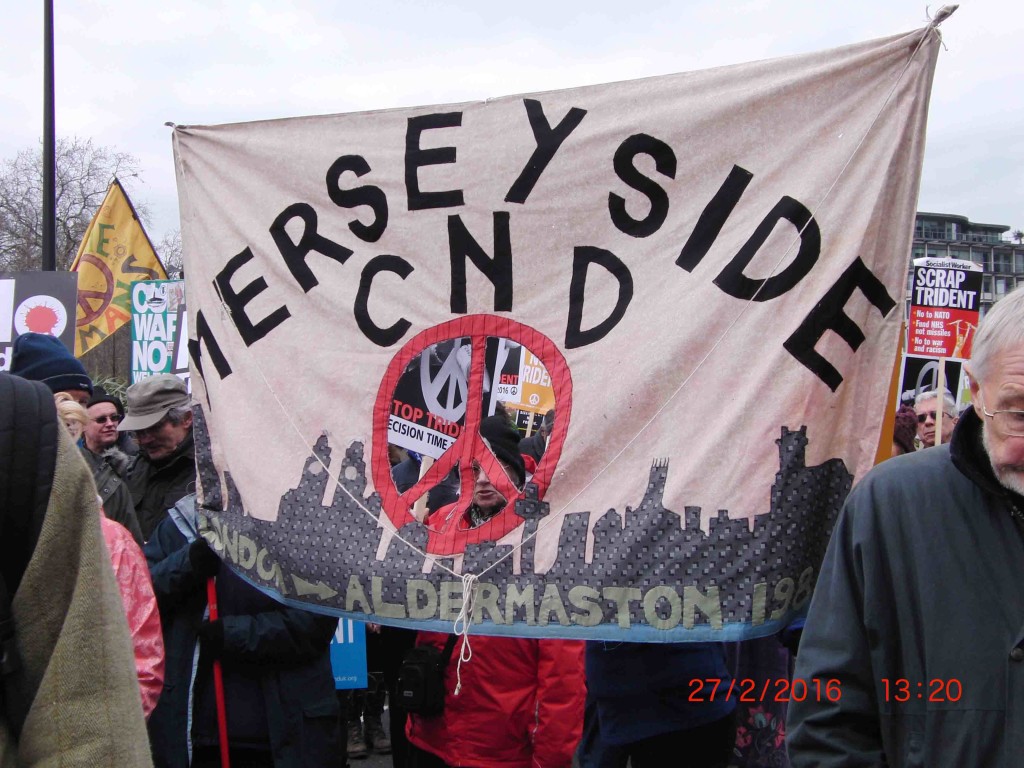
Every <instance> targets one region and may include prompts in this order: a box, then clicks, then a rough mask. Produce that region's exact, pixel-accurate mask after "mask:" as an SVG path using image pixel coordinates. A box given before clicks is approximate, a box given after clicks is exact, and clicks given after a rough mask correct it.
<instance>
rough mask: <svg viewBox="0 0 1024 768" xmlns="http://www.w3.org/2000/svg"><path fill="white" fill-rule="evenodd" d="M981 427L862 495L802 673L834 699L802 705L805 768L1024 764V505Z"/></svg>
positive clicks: (832, 547)
mask: <svg viewBox="0 0 1024 768" xmlns="http://www.w3.org/2000/svg"><path fill="white" fill-rule="evenodd" d="M980 431H981V423H980V421H979V420H978V417H977V416H976V415H975V414H974V412H973V411H970V412H968V413H966V414H965V415H964V416H963V417H962V418H961V420H960V423H959V424H958V425H957V428H956V431H955V433H954V436H953V441H952V443H951V444H950V445H949V446H940V447H937V448H929V449H927V450H924V451H920V452H918V453H914V454H908V455H906V456H901V457H898V458H895V459H892V460H889V461H886V462H884V463H882V464H881V465H879V466H878V467H876V468H875V469H873V470H872V471H871V472H869V473H868V475H867V476H866V477H865V478H864V480H863V481H861V482H860V483H859V484H858V485H857V486H856V487H855V488H854V489H853V492H852V493H851V494H850V496H849V498H848V500H847V502H846V506H845V507H844V509H843V511H842V513H841V515H840V517H839V521H838V523H837V525H836V529H835V532H834V533H833V535H832V540H831V543H830V544H829V547H828V551H827V553H826V555H825V562H824V563H823V565H822V569H821V574H820V576H819V578H818V584H817V587H816V588H815V593H814V597H813V599H812V601H811V605H810V612H809V614H808V617H807V625H806V629H805V631H804V635H803V639H802V641H801V644H800V650H799V654H798V656H797V662H796V671H795V678H802V679H805V680H808V681H809V680H810V679H811V678H819V679H822V683H821V686H822V691H823V693H822V696H821V697H820V700H818V698H819V697H817V696H815V695H810V696H808V697H807V699H806V700H805V701H803V702H793V703H792V704H790V710H789V719H788V720H789V721H788V729H787V730H788V733H789V750H790V759H791V762H792V765H793V768H802V767H803V766H815V768H839V766H869V765H870V766H878V765H887V766H908V767H910V766H929V768H941V767H942V766H950V768H952V767H953V766H957V767H960V766H992V767H993V768H1002V767H1005V768H1010V767H1011V766H1013V767H1014V768H1016V767H1017V766H1020V765H1021V764H1022V762H1024V534H1022V528H1021V522H1020V521H1019V520H1018V519H1016V518H1015V516H1014V515H1013V514H1012V512H1013V511H1014V508H1015V507H1016V508H1017V509H1018V510H1024V504H1022V502H1021V500H1020V497H1018V496H1013V495H1011V494H1009V493H1008V492H1006V491H1005V490H1004V489H1002V488H1001V487H1000V486H999V485H997V484H996V482H995V479H994V477H993V475H992V471H991V468H990V467H989V466H988V462H987V458H986V456H985V454H984V452H983V450H982V448H981V443H980ZM833 678H835V679H838V680H839V681H840V691H841V695H840V696H832V698H833V699H838V700H833V701H829V700H828V697H826V696H825V695H824V685H825V681H826V680H829V679H833ZM885 680H888V681H889V682H888V696H887V695H886V689H887V686H886V683H885V682H884V681H885ZM904 680H905V681H906V683H905V684H904V683H903V682H900V681H904ZM810 690H811V691H814V690H815V689H814V688H813V687H810ZM834 691H835V689H833V692H834ZM897 697H898V698H904V697H907V698H908V699H909V700H907V701H905V702H900V701H897V700H896V699H897Z"/></svg>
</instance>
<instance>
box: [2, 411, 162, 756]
mask: <svg viewBox="0 0 1024 768" xmlns="http://www.w3.org/2000/svg"><path fill="white" fill-rule="evenodd" d="M57 431H58V433H59V437H58V446H57V463H56V469H55V471H54V480H53V487H52V490H51V492H50V500H49V504H48V506H47V509H46V516H45V518H44V520H43V523H42V530H41V532H40V535H39V540H38V542H37V544H36V547H35V550H34V552H33V554H32V559H31V561H30V562H29V564H28V567H27V569H26V570H25V574H24V577H23V578H22V581H21V584H20V586H19V587H18V591H17V592H16V593H15V595H14V597H13V599H12V612H13V615H14V620H15V624H16V638H17V643H18V650H19V652H20V655H21V661H22V668H21V670H20V671H19V672H17V673H15V675H14V676H13V677H12V678H11V679H10V680H9V685H8V687H7V713H8V714H10V715H13V716H19V715H21V714H23V715H24V725H23V727H22V731H21V736H20V739H19V740H18V742H17V744H14V743H13V739H12V738H11V736H10V733H9V730H8V727H7V722H6V720H3V719H2V718H0V768H16V767H17V768H24V767H28V766H31V768H50V767H51V766H52V767H53V768H57V767H58V766H61V767H62V768H63V767H66V766H102V767H104V768H106V766H111V767H113V766H131V767H132V768H136V766H143V767H145V766H151V765H152V761H151V758H150V754H149V744H148V741H147V738H146V726H145V721H144V720H143V716H142V700H141V697H140V694H139V684H138V680H137V679H136V675H135V663H134V658H133V655H132V645H131V638H130V636H129V633H128V625H127V622H126V620H125V615H124V607H123V606H122V604H121V596H120V594H119V592H118V588H117V583H116V581H115V579H114V574H113V571H112V569H111V566H110V558H109V557H108V555H107V552H106V550H105V548H104V543H103V538H102V536H101V534H100V520H99V507H98V504H97V500H96V486H95V485H94V484H93V480H92V475H91V473H90V472H89V469H88V467H87V466H86V464H85V461H84V460H83V459H82V456H81V455H80V454H79V452H78V449H77V448H76V447H75V445H74V443H73V442H72V440H71V437H70V436H69V435H68V434H67V433H66V432H65V431H64V430H63V429H58V430H57Z"/></svg>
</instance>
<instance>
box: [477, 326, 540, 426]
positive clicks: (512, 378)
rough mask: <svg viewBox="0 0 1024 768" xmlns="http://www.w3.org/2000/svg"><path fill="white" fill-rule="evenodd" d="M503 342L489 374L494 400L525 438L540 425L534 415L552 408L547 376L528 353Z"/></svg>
mask: <svg viewBox="0 0 1024 768" xmlns="http://www.w3.org/2000/svg"><path fill="white" fill-rule="evenodd" d="M506 341H507V340H504V339H503V340H502V344H500V346H499V350H498V355H497V360H496V361H495V367H494V371H495V372H494V373H493V374H492V377H493V379H494V381H495V385H494V393H495V394H494V399H495V400H498V401H500V402H502V403H504V404H505V406H506V408H508V409H512V411H513V413H512V415H513V417H514V418H515V419H516V426H517V427H519V429H521V430H523V431H524V432H525V433H526V434H527V435H529V434H530V433H532V432H533V428H534V426H535V424H539V423H540V420H539V419H536V418H535V416H536V415H537V414H540V415H543V414H545V413H547V412H548V411H550V410H551V409H552V408H554V407H555V392H554V390H553V389H552V388H551V375H550V374H549V373H548V372H547V369H546V368H545V367H544V363H543V362H542V361H541V360H540V359H539V358H538V357H537V356H536V355H534V354H533V353H532V352H530V350H528V349H526V348H524V347H522V346H520V345H518V344H511V343H508V344H506V343H504V342H506ZM491 412H492V413H493V407H492V409H491Z"/></svg>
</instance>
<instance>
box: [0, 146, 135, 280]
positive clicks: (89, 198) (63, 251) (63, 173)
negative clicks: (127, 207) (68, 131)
mask: <svg viewBox="0 0 1024 768" xmlns="http://www.w3.org/2000/svg"><path fill="white" fill-rule="evenodd" d="M56 164H57V183H56V190H55V194H56V199H57V200H56V203H57V205H56V207H57V215H56V220H57V242H56V249H57V269H58V270H66V269H68V268H69V267H70V266H71V262H72V261H73V260H74V258H75V253H77V251H78V246H79V244H80V243H81V242H82V237H83V236H84V235H85V230H86V228H87V227H88V226H89V222H90V221H91V220H92V217H93V216H94V215H95V214H96V211H97V210H98V209H99V207H100V203H101V202H102V201H103V196H104V195H105V194H106V191H107V187H108V186H109V184H110V182H111V181H112V180H113V178H114V177H115V176H117V177H118V178H119V179H120V180H121V183H122V185H124V186H125V188H126V189H129V190H130V187H131V184H132V182H133V181H135V180H137V178H138V175H139V170H140V166H139V160H138V159H137V158H136V157H134V156H133V155H131V154H129V153H127V152H118V151H117V150H115V149H112V148H110V147H101V146H97V145H96V144H94V143H93V141H92V139H79V138H71V139H59V140H58V141H57V147H56ZM42 165H43V157H42V147H41V146H40V147H36V148H34V149H23V150H22V151H20V152H19V153H18V154H17V155H15V156H14V157H13V158H10V159H7V160H4V161H2V162H0V272H17V271H26V270H33V269H39V268H40V266H41V257H42V243H43V233H42V225H43V212H42V208H43V205H42V200H43V191H42V190H43V169H42ZM129 194H130V191H129ZM132 202H133V204H134V205H135V210H136V212H137V213H138V215H139V216H140V217H141V218H143V219H145V218H146V216H147V214H148V211H147V210H146V207H145V206H144V205H142V206H140V205H139V203H138V202H137V201H135V200H133V201H132Z"/></svg>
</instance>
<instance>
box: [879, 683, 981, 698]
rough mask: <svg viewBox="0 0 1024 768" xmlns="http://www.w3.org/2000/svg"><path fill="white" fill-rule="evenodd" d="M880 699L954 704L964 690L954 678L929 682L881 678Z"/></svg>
mask: <svg viewBox="0 0 1024 768" xmlns="http://www.w3.org/2000/svg"><path fill="white" fill-rule="evenodd" d="M881 683H882V699H883V701H896V702H899V703H903V702H906V701H927V702H929V703H931V702H955V701H960V697H961V696H963V693H964V689H963V686H962V685H961V684H960V681H959V680H958V679H957V678H955V677H950V678H942V677H934V678H932V679H931V680H928V681H925V680H908V679H907V678H905V677H896V678H892V679H890V678H888V677H883V678H882V679H881Z"/></svg>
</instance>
